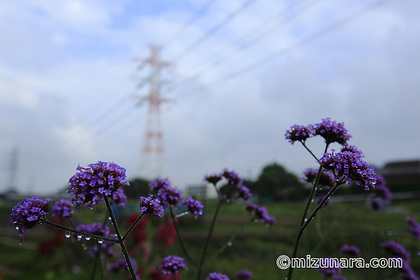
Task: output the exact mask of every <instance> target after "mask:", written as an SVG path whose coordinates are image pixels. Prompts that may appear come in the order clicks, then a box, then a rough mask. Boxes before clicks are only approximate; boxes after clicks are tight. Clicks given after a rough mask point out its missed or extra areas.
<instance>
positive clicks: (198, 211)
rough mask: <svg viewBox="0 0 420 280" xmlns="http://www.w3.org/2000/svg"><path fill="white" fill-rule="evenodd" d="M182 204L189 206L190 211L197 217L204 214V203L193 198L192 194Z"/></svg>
mask: <svg viewBox="0 0 420 280" xmlns="http://www.w3.org/2000/svg"><path fill="white" fill-rule="evenodd" d="M181 204H182V205H184V206H185V207H187V209H188V211H189V212H190V213H191V214H193V215H194V217H195V218H196V219H197V218H198V216H200V215H202V214H203V208H204V206H203V204H202V203H201V202H200V201H198V200H195V199H193V198H192V197H191V196H190V197H188V198H187V199H185V200H183V201H181Z"/></svg>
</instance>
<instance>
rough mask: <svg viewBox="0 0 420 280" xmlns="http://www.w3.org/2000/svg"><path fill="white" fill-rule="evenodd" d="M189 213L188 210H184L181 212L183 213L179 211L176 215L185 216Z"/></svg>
mask: <svg viewBox="0 0 420 280" xmlns="http://www.w3.org/2000/svg"><path fill="white" fill-rule="evenodd" d="M187 214H188V211H184V212H181V213H179V214H176V216H175V217H177V218H179V217H182V216H185V215H187Z"/></svg>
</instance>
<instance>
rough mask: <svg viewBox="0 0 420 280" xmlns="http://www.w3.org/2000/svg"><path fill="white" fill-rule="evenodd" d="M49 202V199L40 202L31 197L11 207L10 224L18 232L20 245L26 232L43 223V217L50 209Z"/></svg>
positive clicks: (36, 198) (38, 199)
mask: <svg viewBox="0 0 420 280" xmlns="http://www.w3.org/2000/svg"><path fill="white" fill-rule="evenodd" d="M50 202H51V199H49V198H47V199H45V200H42V199H40V198H38V197H32V198H27V199H24V200H23V201H22V202H18V203H17V204H16V206H15V207H13V209H12V214H11V216H12V221H11V223H12V225H13V226H15V227H16V230H17V231H18V232H19V236H20V242H21V243H22V241H23V237H24V236H25V233H26V231H27V230H30V229H31V228H33V227H34V226H36V225H37V224H40V223H42V222H43V221H44V216H45V215H46V214H47V213H48V211H49V209H50V205H49V204H50Z"/></svg>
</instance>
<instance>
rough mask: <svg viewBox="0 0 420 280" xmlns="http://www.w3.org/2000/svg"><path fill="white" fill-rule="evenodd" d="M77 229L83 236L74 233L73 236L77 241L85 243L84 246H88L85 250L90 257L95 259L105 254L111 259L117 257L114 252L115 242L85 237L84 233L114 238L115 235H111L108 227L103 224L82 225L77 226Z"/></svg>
mask: <svg viewBox="0 0 420 280" xmlns="http://www.w3.org/2000/svg"><path fill="white" fill-rule="evenodd" d="M76 229H77V230H78V231H80V232H81V233H82V234H75V233H73V235H72V236H73V238H74V239H75V240H78V241H83V242H84V244H85V245H84V246H86V247H85V248H86V249H87V252H88V254H89V256H91V257H94V256H95V255H96V254H97V253H104V254H106V255H108V256H111V257H113V256H115V252H114V250H113V246H114V243H113V242H111V241H103V240H102V241H101V240H95V239H94V238H89V237H87V238H85V237H83V233H84V232H85V233H90V234H95V235H99V236H103V237H106V238H114V234H112V233H111V231H110V228H109V227H108V226H103V225H102V223H93V224H80V225H78V226H76Z"/></svg>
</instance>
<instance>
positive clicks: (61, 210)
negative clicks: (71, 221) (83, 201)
mask: <svg viewBox="0 0 420 280" xmlns="http://www.w3.org/2000/svg"><path fill="white" fill-rule="evenodd" d="M51 213H52V215H53V216H58V217H61V218H70V217H71V216H72V215H73V214H74V210H73V203H72V202H71V201H70V200H67V199H60V200H59V201H57V202H56V203H55V204H54V205H53V206H52V207H51Z"/></svg>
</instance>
